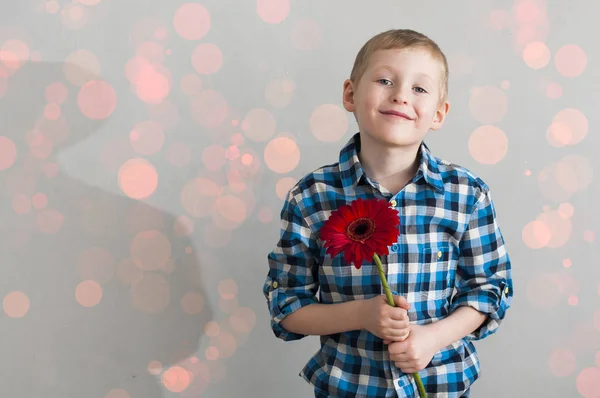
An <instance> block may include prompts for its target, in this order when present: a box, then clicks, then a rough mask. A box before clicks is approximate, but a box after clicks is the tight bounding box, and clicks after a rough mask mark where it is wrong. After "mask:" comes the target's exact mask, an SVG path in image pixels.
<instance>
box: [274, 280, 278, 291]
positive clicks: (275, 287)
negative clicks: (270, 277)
mask: <svg viewBox="0 0 600 398" xmlns="http://www.w3.org/2000/svg"><path fill="white" fill-rule="evenodd" d="M277 286H279V283H277V282H276V281H275V282H273V289H277Z"/></svg>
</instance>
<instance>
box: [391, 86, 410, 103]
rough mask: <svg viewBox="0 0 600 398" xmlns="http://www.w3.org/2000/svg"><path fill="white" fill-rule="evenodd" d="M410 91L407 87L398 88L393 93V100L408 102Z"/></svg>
mask: <svg viewBox="0 0 600 398" xmlns="http://www.w3.org/2000/svg"><path fill="white" fill-rule="evenodd" d="M408 96H409V93H408V92H407V90H406V89H398V90H395V91H394V92H393V93H392V96H391V100H392V102H396V103H400V104H406V103H408Z"/></svg>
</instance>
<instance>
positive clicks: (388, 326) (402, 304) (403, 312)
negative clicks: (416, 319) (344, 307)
mask: <svg viewBox="0 0 600 398" xmlns="http://www.w3.org/2000/svg"><path fill="white" fill-rule="evenodd" d="M392 297H393V298H394V304H396V307H392V306H391V305H389V304H388V302H387V299H386V297H385V295H379V296H377V297H373V298H371V299H367V300H365V302H364V304H365V306H364V307H363V308H364V311H363V315H362V316H363V318H362V319H363V329H366V330H368V331H369V332H371V333H373V334H374V335H375V336H377V337H379V338H381V339H384V340H388V341H402V340H404V339H405V338H406V337H408V333H409V328H408V326H409V323H408V312H407V310H408V309H409V308H410V304H408V302H407V301H406V298H404V297H401V296H392Z"/></svg>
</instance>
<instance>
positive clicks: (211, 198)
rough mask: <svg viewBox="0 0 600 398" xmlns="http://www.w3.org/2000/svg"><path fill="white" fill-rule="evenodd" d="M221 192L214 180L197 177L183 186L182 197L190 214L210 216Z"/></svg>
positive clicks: (182, 202) (184, 205)
mask: <svg viewBox="0 0 600 398" xmlns="http://www.w3.org/2000/svg"><path fill="white" fill-rule="evenodd" d="M220 194H221V188H220V187H219V186H218V185H217V184H216V183H215V182H214V181H211V180H209V179H206V178H196V179H194V180H192V181H190V182H188V183H187V184H186V185H185V186H184V187H183V189H182V191H181V195H180V199H181V204H182V205H183V208H184V209H185V211H186V212H187V213H188V214H189V215H191V216H193V217H196V218H200V217H207V216H210V214H211V212H212V208H213V206H214V204H215V202H216V200H217V198H218V197H219V195H220Z"/></svg>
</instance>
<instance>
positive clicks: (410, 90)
mask: <svg viewBox="0 0 600 398" xmlns="http://www.w3.org/2000/svg"><path fill="white" fill-rule="evenodd" d="M441 78H442V64H441V63H440V62H439V61H438V60H436V59H435V58H433V57H432V56H431V54H430V52H429V51H428V50H426V49H421V48H414V49H411V48H405V49H400V50H398V49H392V50H378V51H376V52H374V53H373V54H372V55H371V59H369V63H368V65H367V69H366V70H365V72H364V74H363V75H362V77H361V78H360V79H359V82H352V81H351V80H346V82H344V94H343V101H344V107H345V108H346V110H347V111H348V112H354V114H355V116H356V119H357V122H358V126H359V129H360V132H361V134H367V135H368V136H369V138H371V139H373V140H375V141H378V142H379V143H381V144H384V145H388V146H396V147H413V146H414V147H416V146H418V145H420V143H421V141H422V139H423V137H425V135H426V134H427V132H428V131H429V130H430V129H432V130H437V129H439V128H440V127H441V126H442V123H443V121H444V118H445V116H446V114H447V113H448V109H449V104H448V103H447V102H445V103H440V98H441V92H440V81H441ZM357 83H358V85H357ZM394 113H395V114H394Z"/></svg>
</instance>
